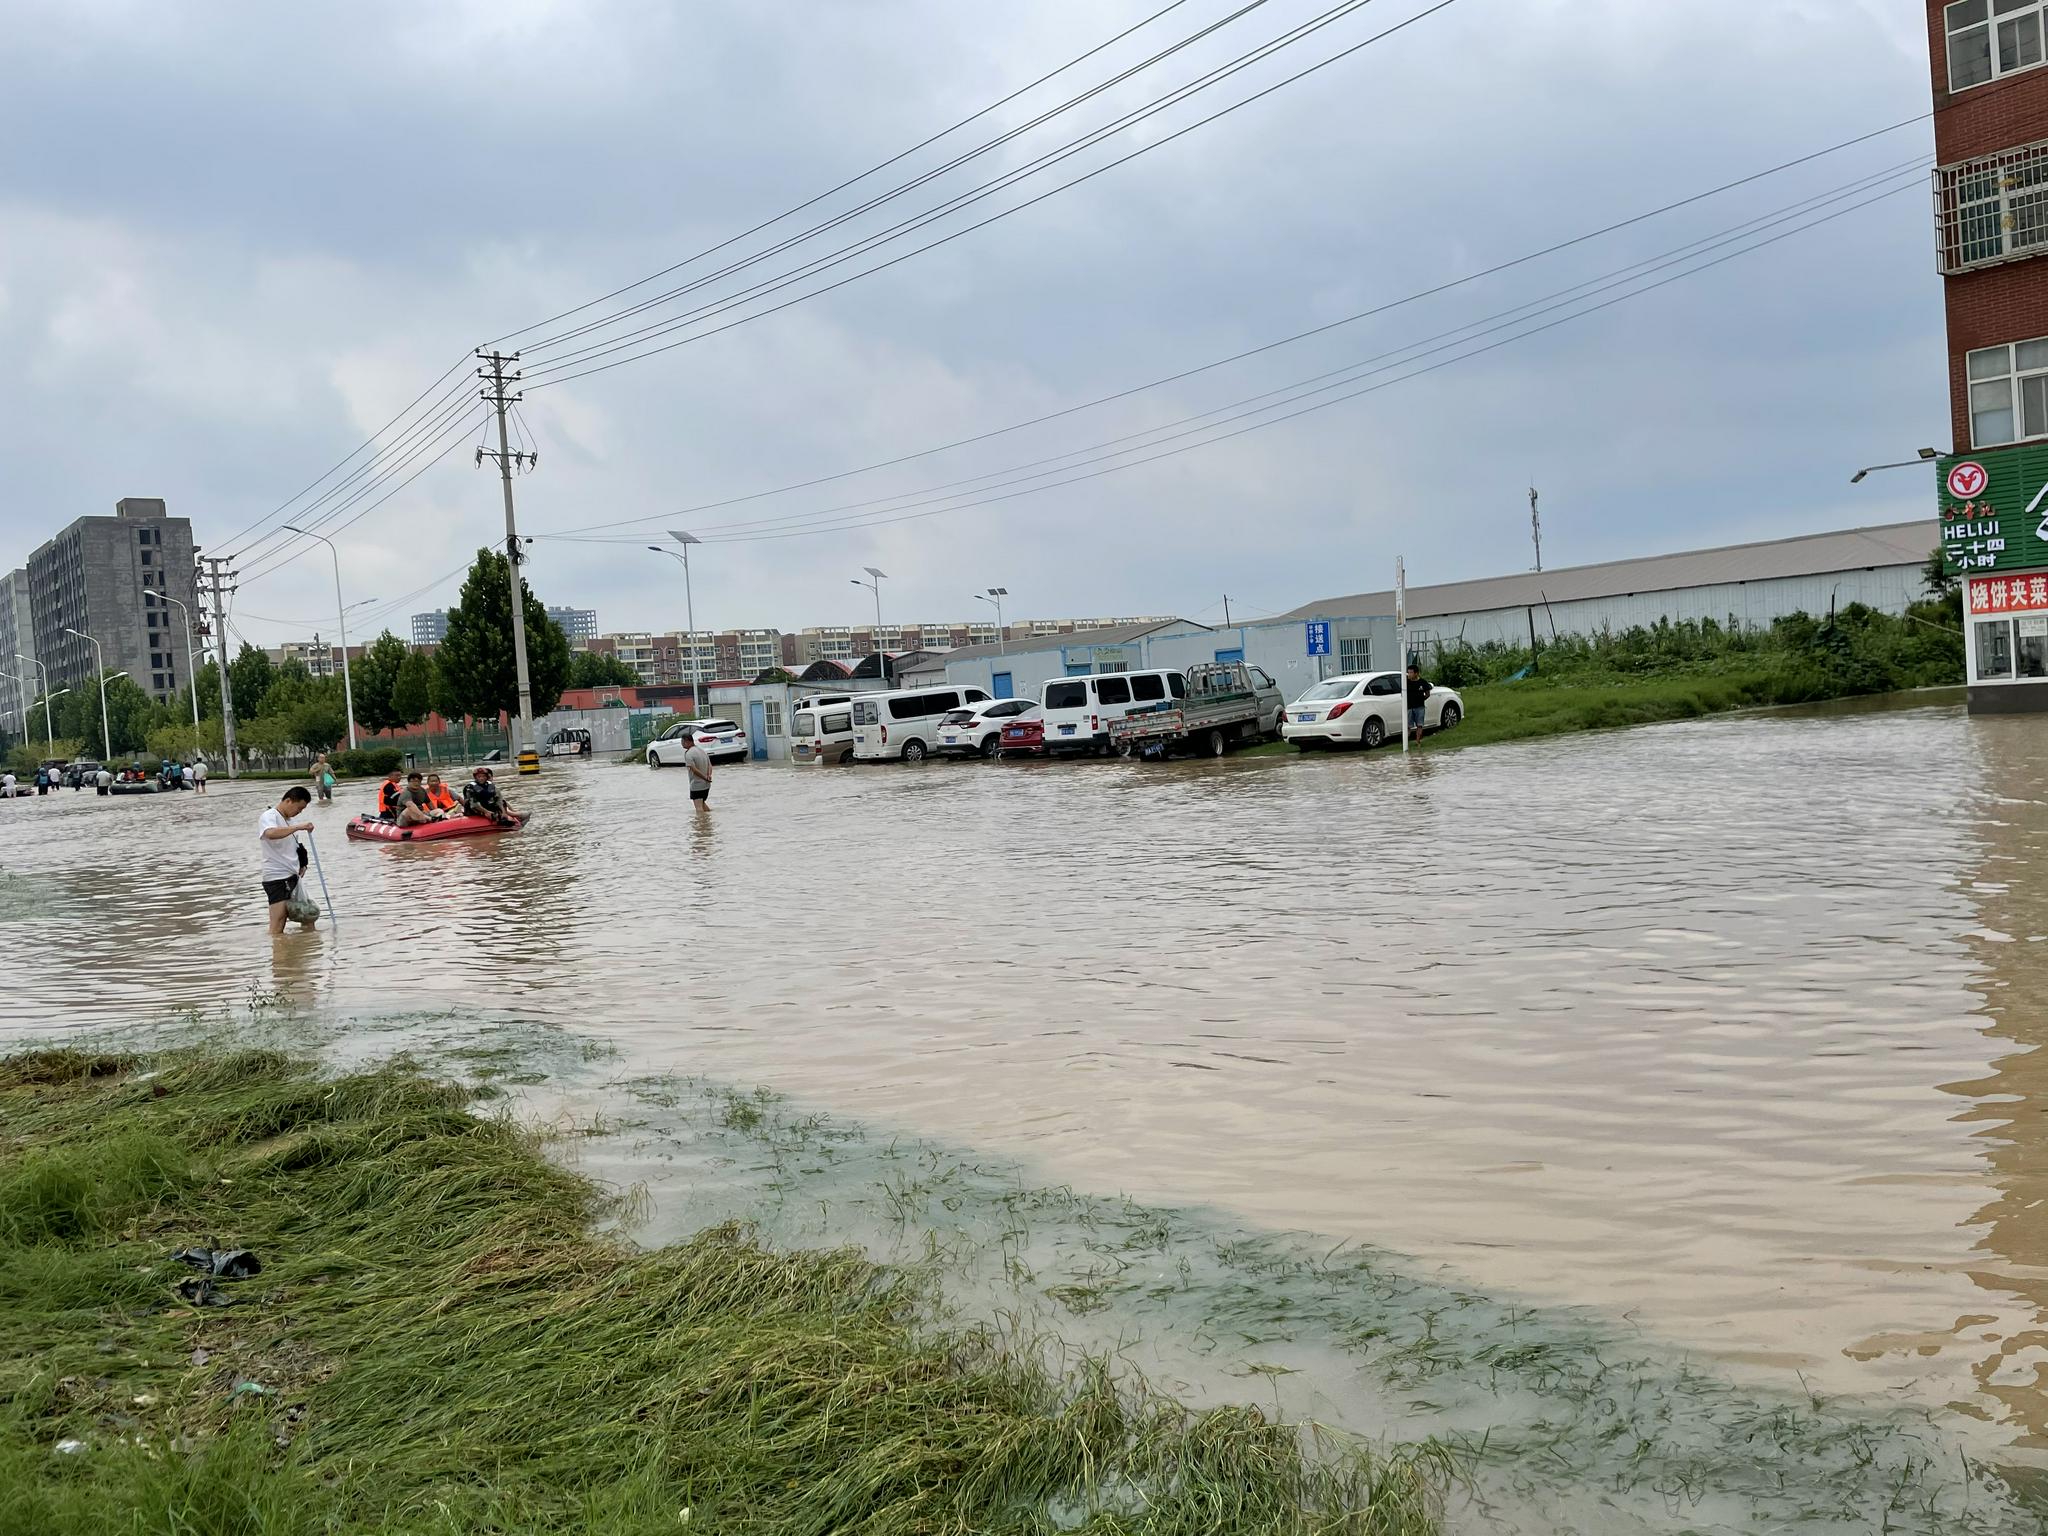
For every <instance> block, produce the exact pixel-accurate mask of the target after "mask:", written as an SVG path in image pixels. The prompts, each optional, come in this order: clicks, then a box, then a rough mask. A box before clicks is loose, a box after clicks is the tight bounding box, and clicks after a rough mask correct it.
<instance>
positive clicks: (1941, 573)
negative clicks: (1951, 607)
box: [1920, 544, 1961, 598]
mask: <svg viewBox="0 0 2048 1536" xmlns="http://www.w3.org/2000/svg"><path fill="white" fill-rule="evenodd" d="M1920 578H1921V580H1923V581H1925V582H1926V583H1927V590H1928V592H1929V593H1930V594H1932V595H1933V596H1934V597H1937V598H1943V597H1947V596H1948V595H1949V593H1951V592H1954V591H1956V590H1957V589H1958V588H1959V587H1960V585H1961V583H1959V582H1958V581H1957V580H1956V579H1955V577H1953V576H1951V575H1950V574H1949V571H1948V562H1947V561H1946V560H1944V559H1943V558H1942V553H1941V546H1940V545H1939V544H1937V545H1935V546H1934V553H1933V554H1931V555H1929V556H1928V557H1927V564H1925V565H1924V566H1922V567H1921V568H1920Z"/></svg>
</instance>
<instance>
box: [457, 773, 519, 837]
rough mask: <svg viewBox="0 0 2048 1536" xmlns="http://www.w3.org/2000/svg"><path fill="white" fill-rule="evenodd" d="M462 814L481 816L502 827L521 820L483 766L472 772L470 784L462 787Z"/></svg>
mask: <svg viewBox="0 0 2048 1536" xmlns="http://www.w3.org/2000/svg"><path fill="white" fill-rule="evenodd" d="M462 812H463V814H464V815H465V816H481V817H483V818H485V819H486V820H488V821H495V822H497V823H498V824H499V825H500V826H504V825H507V824H509V823H511V822H514V821H517V820H518V819H519V817H518V813H517V812H516V811H514V810H513V809H512V806H511V803H510V802H509V801H508V800H506V798H505V797H504V796H503V795H501V794H499V793H498V785H497V781H496V780H494V779H493V778H492V777H491V770H490V769H488V768H485V767H483V766H482V765H481V764H479V765H478V766H477V767H475V768H473V769H471V770H470V774H469V782H468V783H467V784H465V785H463V786H462Z"/></svg>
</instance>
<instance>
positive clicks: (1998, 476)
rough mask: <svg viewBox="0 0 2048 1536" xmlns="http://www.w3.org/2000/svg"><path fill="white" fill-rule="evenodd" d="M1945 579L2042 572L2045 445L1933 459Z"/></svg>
mask: <svg viewBox="0 0 2048 1536" xmlns="http://www.w3.org/2000/svg"><path fill="white" fill-rule="evenodd" d="M1935 467H1936V471H1937V473H1938V475H1939V477H1940V497H1941V555H1942V563H1943V564H1944V565H1945V566H1946V567H1947V569H1948V571H1949V573H1950V574H1951V575H1957V576H1962V575H1974V574H1976V573H1977V572H1979V571H2020V570H2040V569H2044V568H2048V443H2029V444H2027V445H2025V446H2023V447H2016V448H1992V449H1988V450H1986V451H1985V452H1982V453H1958V454H1952V455H1950V456H1948V457H1946V458H1942V459H1940V460H1937V461H1936V466H1935Z"/></svg>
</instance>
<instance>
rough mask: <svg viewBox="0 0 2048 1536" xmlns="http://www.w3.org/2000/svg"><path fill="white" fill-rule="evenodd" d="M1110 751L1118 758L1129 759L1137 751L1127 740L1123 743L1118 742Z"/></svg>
mask: <svg viewBox="0 0 2048 1536" xmlns="http://www.w3.org/2000/svg"><path fill="white" fill-rule="evenodd" d="M1110 750H1111V751H1112V752H1114V753H1115V754H1116V755H1117V756H1118V757H1131V756H1133V755H1135V754H1136V752H1137V750H1138V749H1137V747H1136V746H1134V745H1133V744H1132V743H1131V742H1130V740H1129V739H1128V738H1126V739H1125V740H1123V741H1119V742H1118V743H1117V744H1116V745H1115V746H1113V747H1111V748H1110Z"/></svg>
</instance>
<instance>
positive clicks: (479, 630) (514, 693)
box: [434, 549, 569, 720]
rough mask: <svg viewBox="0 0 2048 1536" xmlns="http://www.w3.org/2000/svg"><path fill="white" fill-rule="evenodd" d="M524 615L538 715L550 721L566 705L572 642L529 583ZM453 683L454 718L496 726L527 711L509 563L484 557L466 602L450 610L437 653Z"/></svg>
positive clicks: (472, 571)
mask: <svg viewBox="0 0 2048 1536" xmlns="http://www.w3.org/2000/svg"><path fill="white" fill-rule="evenodd" d="M519 591H520V597H521V607H522V609H523V611H524V613H525V616H526V667H527V679H528V685H529V686H530V687H531V689H532V691H533V712H534V713H535V714H536V715H544V714H546V713H547V712H548V711H549V710H551V709H553V708H554V707H555V705H556V703H557V702H559V701H560V699H561V697H562V689H563V687H564V686H566V685H567V683H568V681H569V637H568V636H567V635H565V634H563V633H562V627H561V625H559V624H557V623H556V622H555V621H554V620H553V619H551V618H549V617H548V611H547V608H546V607H545V606H544V605H543V604H542V603H541V601H540V599H539V598H537V597H535V596H534V595H533V589H532V588H530V587H528V586H527V585H526V582H525V580H524V579H523V578H522V579H521V581H520V583H519ZM434 659H435V660H436V661H437V662H438V663H439V664H440V670H441V673H442V675H443V677H444V678H445V680H446V687H447V692H448V697H449V702H450V703H451V704H452V705H453V706H454V711H453V712H454V713H457V714H463V715H480V716H483V717H484V718H486V719H490V720H495V719H497V717H498V716H499V715H500V714H504V713H511V714H516V713H518V710H519V679H518V672H517V669H516V667H515V666H514V663H513V658H512V595H511V579H510V576H509V574H508V573H507V570H506V566H505V557H504V556H503V555H501V554H498V553H497V552H495V551H494V550H488V549H480V550H478V551H477V552H476V563H475V564H473V565H472V566H470V568H469V575H468V576H466V577H465V578H463V582H462V597H461V599H460V601H458V602H457V603H456V605H455V606H454V607H453V608H450V609H449V610H448V633H447V635H446V636H444V637H443V638H442V641H441V644H440V648H439V649H438V650H437V651H436V652H435V653H434Z"/></svg>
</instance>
